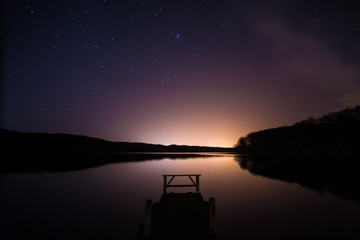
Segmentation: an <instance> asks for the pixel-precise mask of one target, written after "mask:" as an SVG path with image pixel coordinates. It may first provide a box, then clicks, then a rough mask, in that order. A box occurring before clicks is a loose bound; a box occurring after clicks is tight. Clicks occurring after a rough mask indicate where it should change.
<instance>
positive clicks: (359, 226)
mask: <svg viewBox="0 0 360 240" xmlns="http://www.w3.org/2000/svg"><path fill="white" fill-rule="evenodd" d="M197 173H199V174H201V175H202V176H201V177H200V191H201V193H202V195H203V197H204V199H205V200H208V199H209V198H210V197H215V199H216V211H217V212H216V214H217V219H216V220H217V231H218V232H219V235H220V236H221V237H222V239H224V240H225V239H264V238H267V239H269V238H276V239H309V238H318V239H331V238H337V239H338V238H341V239H359V236H360V204H359V203H356V202H353V201H348V200H342V199H340V198H337V197H335V196H332V195H329V194H319V193H317V192H315V191H312V190H309V189H305V188H303V187H301V186H300V185H298V184H296V183H287V182H283V181H280V180H273V179H269V178H265V177H262V176H255V175H252V174H250V173H249V172H247V171H246V170H243V169H241V168H240V167H239V165H238V163H237V162H236V161H235V158H234V156H231V155H224V156H219V157H211V158H210V157H207V158H194V159H181V160H180V159H179V160H174V159H162V160H155V161H144V162H128V163H116V164H109V165H105V166H102V167H98V168H92V169H86V170H82V171H71V172H62V173H40V174H23V173H22V174H6V175H0V194H1V200H0V238H1V239H85V238H87V239H136V236H137V231H138V227H139V224H140V223H141V222H142V221H143V214H144V207H145V201H146V200H147V199H152V200H153V202H157V201H158V200H159V198H160V196H161V194H162V176H161V175H162V174H197ZM174 190H176V191H178V189H174ZM188 190H192V189H186V190H185V191H188Z"/></svg>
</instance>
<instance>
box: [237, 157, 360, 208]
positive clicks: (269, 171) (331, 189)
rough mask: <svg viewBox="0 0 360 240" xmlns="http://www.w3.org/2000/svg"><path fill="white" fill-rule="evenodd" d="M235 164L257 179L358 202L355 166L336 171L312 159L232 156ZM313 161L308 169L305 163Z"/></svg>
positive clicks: (359, 184)
mask: <svg viewBox="0 0 360 240" xmlns="http://www.w3.org/2000/svg"><path fill="white" fill-rule="evenodd" d="M235 161H236V162H237V163H238V164H239V166H240V167H241V168H242V169H245V170H248V171H249V172H251V173H252V174H256V175H261V176H265V177H269V178H274V179H281V180H283V181H288V182H297V183H299V184H300V185H301V186H303V187H306V188H309V189H312V190H315V191H317V192H318V193H321V194H324V193H331V194H334V195H335V196H338V197H341V198H344V199H350V200H353V201H356V202H360V176H359V174H354V171H355V173H356V172H358V169H357V167H356V166H351V165H350V166H345V167H344V166H340V165H337V166H336V167H332V166H331V165H330V164H329V165H330V166H324V165H323V164H322V165H321V166H318V165H319V164H317V162H324V161H317V160H316V159H311V160H309V161H305V160H304V161H303V164H298V163H297V162H298V161H293V160H292V159H277V158H264V157H256V158H254V157H250V156H235ZM310 161H313V163H312V165H309V162H310Z"/></svg>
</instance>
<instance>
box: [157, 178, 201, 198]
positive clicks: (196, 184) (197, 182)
mask: <svg viewBox="0 0 360 240" xmlns="http://www.w3.org/2000/svg"><path fill="white" fill-rule="evenodd" d="M162 176H163V178H164V183H163V186H164V187H163V193H164V194H166V193H167V188H169V187H195V188H196V193H199V192H200V176H201V174H182V175H162ZM168 177H169V178H168ZM175 177H188V178H189V179H190V181H191V183H192V184H171V182H172V181H173V180H174V178H175ZM192 177H195V181H194V179H193V178H192ZM168 179H170V180H169V181H168Z"/></svg>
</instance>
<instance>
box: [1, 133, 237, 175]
mask: <svg viewBox="0 0 360 240" xmlns="http://www.w3.org/2000/svg"><path fill="white" fill-rule="evenodd" d="M0 136H1V142H2V143H3V146H2V149H3V150H2V152H1V153H0V155H1V161H0V173H10V172H54V171H70V170H80V169H85V168H89V167H96V166H101V165H104V164H108V163H116V162H129V161H146V160H156V159H162V158H172V159H179V158H182V159H184V158H196V157H209V156H210V155H213V154H215V153H230V152H234V149H233V148H221V147H206V146H186V145H170V146H164V145H159V144H147V143H128V142H110V141H106V140H103V139H98V138H91V137H86V136H79V135H70V134H49V133H22V132H15V131H9V130H5V129H0ZM202 153H203V154H202Z"/></svg>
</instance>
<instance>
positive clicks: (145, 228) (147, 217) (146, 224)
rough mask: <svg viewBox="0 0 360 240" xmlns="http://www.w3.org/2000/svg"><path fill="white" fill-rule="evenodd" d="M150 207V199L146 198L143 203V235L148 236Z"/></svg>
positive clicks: (149, 230)
mask: <svg viewBox="0 0 360 240" xmlns="http://www.w3.org/2000/svg"><path fill="white" fill-rule="evenodd" d="M151 208H152V201H151V200H150V199H149V200H146V203H145V219H144V237H150V234H151Z"/></svg>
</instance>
